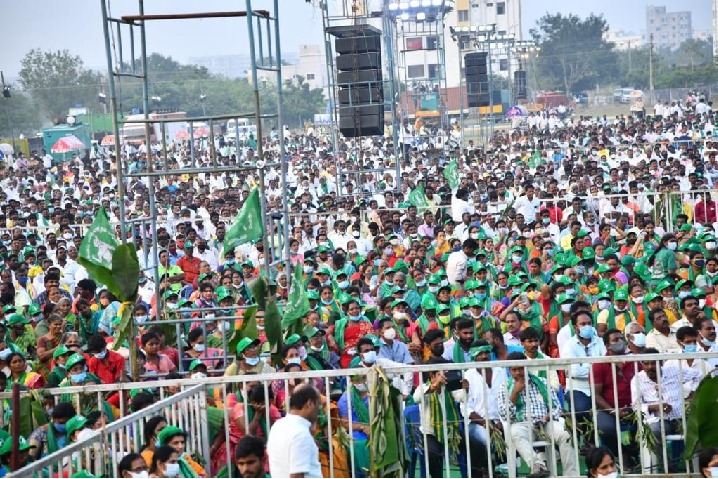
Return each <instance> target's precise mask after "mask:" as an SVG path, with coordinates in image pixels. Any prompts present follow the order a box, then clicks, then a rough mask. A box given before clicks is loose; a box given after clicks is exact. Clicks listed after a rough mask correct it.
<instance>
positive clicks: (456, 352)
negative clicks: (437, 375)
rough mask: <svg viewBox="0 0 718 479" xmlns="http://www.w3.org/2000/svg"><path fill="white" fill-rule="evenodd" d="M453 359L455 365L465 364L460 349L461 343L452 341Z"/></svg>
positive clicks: (462, 352)
mask: <svg viewBox="0 0 718 479" xmlns="http://www.w3.org/2000/svg"><path fill="white" fill-rule="evenodd" d="M453 358H454V362H455V363H457V364H461V363H465V362H466V360H465V359H464V350H463V349H462V348H461V343H460V342H459V341H458V340H455V341H454V351H453Z"/></svg>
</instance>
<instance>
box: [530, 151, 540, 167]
mask: <svg viewBox="0 0 718 479" xmlns="http://www.w3.org/2000/svg"><path fill="white" fill-rule="evenodd" d="M541 164H543V158H542V157H541V152H540V151H538V150H535V151H534V154H533V155H531V158H529V162H528V165H529V168H536V167H537V166H539V165H541Z"/></svg>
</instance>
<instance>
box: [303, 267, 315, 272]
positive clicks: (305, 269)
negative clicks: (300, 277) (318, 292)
mask: <svg viewBox="0 0 718 479" xmlns="http://www.w3.org/2000/svg"><path fill="white" fill-rule="evenodd" d="M304 272H305V273H312V272H314V266H305V267H304Z"/></svg>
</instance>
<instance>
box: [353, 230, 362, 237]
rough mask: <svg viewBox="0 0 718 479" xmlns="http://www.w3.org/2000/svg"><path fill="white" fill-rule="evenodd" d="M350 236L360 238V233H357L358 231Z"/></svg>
mask: <svg viewBox="0 0 718 479" xmlns="http://www.w3.org/2000/svg"><path fill="white" fill-rule="evenodd" d="M352 236H354V237H355V238H358V237H359V236H361V233H359V232H358V231H355V232H353V233H352Z"/></svg>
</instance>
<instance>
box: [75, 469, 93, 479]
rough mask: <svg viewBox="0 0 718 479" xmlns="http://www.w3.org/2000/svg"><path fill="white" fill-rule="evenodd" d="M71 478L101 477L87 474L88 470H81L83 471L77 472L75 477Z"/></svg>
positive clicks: (88, 478) (90, 478) (87, 478)
mask: <svg viewBox="0 0 718 479" xmlns="http://www.w3.org/2000/svg"><path fill="white" fill-rule="evenodd" d="M70 477H71V478H76V479H92V478H94V477H100V476H95V475H93V474H90V473H89V472H87V470H86V469H81V470H79V471H77V472H76V473H74V474H73V475H71V476H70Z"/></svg>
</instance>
